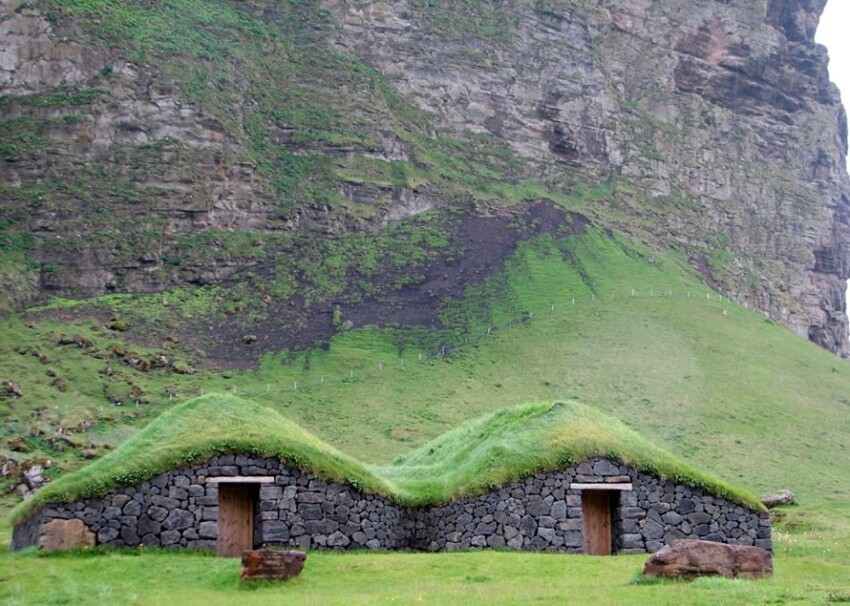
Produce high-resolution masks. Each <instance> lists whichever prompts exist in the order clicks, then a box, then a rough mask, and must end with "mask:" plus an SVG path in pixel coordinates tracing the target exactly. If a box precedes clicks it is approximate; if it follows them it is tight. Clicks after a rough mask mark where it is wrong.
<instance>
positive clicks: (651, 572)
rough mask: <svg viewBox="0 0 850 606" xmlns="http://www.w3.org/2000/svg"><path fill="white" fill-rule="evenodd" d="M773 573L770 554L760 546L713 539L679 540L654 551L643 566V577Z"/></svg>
mask: <svg viewBox="0 0 850 606" xmlns="http://www.w3.org/2000/svg"><path fill="white" fill-rule="evenodd" d="M772 574H773V556H772V555H771V554H770V552H769V551H767V550H765V549H762V548H761V547H748V546H744V545H727V544H725V543H715V542H712V541H697V540H678V541H673V542H672V543H670V544H669V545H667V546H665V547H663V548H662V549H661V550H660V551H659V552H658V553H656V554H654V555H653V556H652V557H651V558H649V561H647V563H646V565H645V566H644V568H643V575H644V576H646V577H664V578H687V579H690V578H693V577H698V576H724V577H728V578H747V579H757V578H761V577H767V576H771V575H772Z"/></svg>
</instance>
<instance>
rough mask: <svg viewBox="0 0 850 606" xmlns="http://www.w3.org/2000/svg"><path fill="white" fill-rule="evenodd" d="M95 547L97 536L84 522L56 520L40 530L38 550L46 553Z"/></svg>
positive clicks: (43, 525) (42, 526)
mask: <svg viewBox="0 0 850 606" xmlns="http://www.w3.org/2000/svg"><path fill="white" fill-rule="evenodd" d="M94 545H95V534H94V533H93V532H92V531H91V530H89V528H88V527H87V526H86V525H85V523H84V522H83V521H82V520H78V519H76V518H75V519H71V520H62V519H54V520H51V521H49V522H47V523H46V524H42V525H41V528H40V529H39V536H38V548H39V549H43V550H45V551H58V550H63V549H81V548H91V547H94Z"/></svg>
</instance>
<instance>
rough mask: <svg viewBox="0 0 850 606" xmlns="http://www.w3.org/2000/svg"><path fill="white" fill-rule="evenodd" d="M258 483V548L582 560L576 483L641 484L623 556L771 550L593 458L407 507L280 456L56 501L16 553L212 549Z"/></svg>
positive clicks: (722, 506)
mask: <svg viewBox="0 0 850 606" xmlns="http://www.w3.org/2000/svg"><path fill="white" fill-rule="evenodd" d="M234 476H243V477H247V478H250V477H257V479H258V481H259V479H260V477H262V478H265V479H271V478H273V480H272V481H271V482H267V483H262V484H260V485H259V489H258V493H257V498H256V500H255V511H254V520H255V525H254V528H255V530H254V541H255V543H256V544H257V545H274V546H287V547H299V548H303V549H323V548H329V549H362V548H369V549H401V548H409V549H417V550H427V551H451V550H456V549H475V548H484V547H501V548H509V549H526V550H545V551H560V552H567V553H581V552H582V551H583V534H582V524H583V519H582V491H581V490H578V489H576V488H575V487H574V484H576V483H580V484H591V485H592V484H598V485H599V486H600V487H603V486H605V485H607V486H608V488H611V485H612V484H631V485H632V488H633V489H632V490H607V491H606V494H609V495H611V496H610V499H611V510H612V534H613V537H614V545H613V547H614V550H615V551H620V552H625V553H643V552H655V551H657V550H659V549H661V547H663V546H664V545H665V544H666V543H669V542H670V541H672V540H674V539H683V538H689V539H707V540H713V541H720V542H724V543H732V544H739V545H756V546H759V547H764V548H766V549H772V544H771V540H770V520H769V518H768V515H767V514H766V513H762V512H758V511H753V510H751V509H748V508H745V507H742V506H740V505H737V504H735V503H732V502H730V501H727V500H725V499H723V498H720V497H716V496H713V495H709V494H706V493H705V492H704V491H702V490H700V489H697V488H691V487H687V486H684V485H681V484H676V483H675V482H672V481H670V480H663V479H659V478H656V477H654V476H651V475H648V474H645V473H642V472H638V471H636V470H634V469H632V468H630V467H628V466H626V465H622V464H618V463H614V462H611V461H609V460H607V459H602V458H594V459H590V460H588V461H585V462H583V463H581V464H578V465H573V466H570V467H568V468H566V469H563V470H560V471H556V472H550V473H545V474H537V475H535V476H531V477H528V478H525V479H522V480H517V481H515V482H513V483H511V484H509V485H507V486H505V487H503V488H501V489H499V490H495V491H492V492H489V493H486V494H482V495H477V496H474V497H468V498H464V499H459V500H457V501H454V502H452V503H449V504H446V505H441V506H423V507H415V508H403V507H400V506H398V505H396V504H395V503H393V502H391V501H389V500H387V499H385V498H383V497H380V496H375V495H367V494H364V493H362V492H360V491H359V490H357V489H355V488H352V487H350V486H346V485H342V484H339V483H336V482H330V481H325V480H322V479H320V478H317V477H315V476H314V475H312V474H309V473H307V472H303V471H299V470H295V469H292V468H289V467H288V466H286V465H283V464H281V463H280V462H279V461H277V460H273V459H260V458H252V457H247V456H230V455H229V456H219V457H215V458H213V459H211V460H209V461H207V462H206V463H203V464H200V465H196V466H193V467H189V468H185V469H180V470H176V471H171V472H168V473H165V474H162V475H160V476H158V477H156V478H154V479H152V480H150V481H147V482H142V483H141V484H138V485H136V486H133V487H128V488H120V489H116V490H113V491H112V492H110V493H109V494H107V495H105V496H104V497H101V498H92V499H81V500H79V501H75V502H73V503H65V504H50V505H48V506H46V507H44V508H43V509H42V510H41V512H39V513H38V514H36V515H35V516H33V517H32V518H31V519H30V520H28V521H27V522H24V523H22V524H20V525H19V526H17V527H16V528H15V530H14V535H13V542H12V548H13V549H20V548H22V547H25V546H27V545H33V544H37V543H38V539H39V535H40V532H41V531H40V528H41V526H42V524H44V523H46V522H49V521H50V520H52V519H57V518H58V519H71V518H79V519H80V520H82V521H83V522H84V523H85V524H86V525H87V526H88V528H89V529H90V530H91V531H93V532H94V533H96V535H97V542H98V543H99V544H107V545H116V546H128V547H133V546H136V545H140V544H143V545H152V546H162V547H188V548H195V549H203V548H214V547H215V542H216V539H217V537H218V503H219V484H218V483H217V482H211V481H209V479H210V478H216V477H234Z"/></svg>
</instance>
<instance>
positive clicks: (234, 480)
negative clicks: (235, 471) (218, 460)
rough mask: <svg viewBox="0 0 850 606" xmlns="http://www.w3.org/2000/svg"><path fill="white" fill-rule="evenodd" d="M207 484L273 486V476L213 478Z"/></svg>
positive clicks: (207, 480) (208, 479)
mask: <svg viewBox="0 0 850 606" xmlns="http://www.w3.org/2000/svg"><path fill="white" fill-rule="evenodd" d="M206 483H207V484H274V476H215V477H212V478H207V479H206Z"/></svg>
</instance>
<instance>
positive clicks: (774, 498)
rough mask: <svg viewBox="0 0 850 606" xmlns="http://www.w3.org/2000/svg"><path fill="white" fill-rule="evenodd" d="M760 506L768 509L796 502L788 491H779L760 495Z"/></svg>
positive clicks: (792, 494)
mask: <svg viewBox="0 0 850 606" xmlns="http://www.w3.org/2000/svg"><path fill="white" fill-rule="evenodd" d="M760 500H761V502H762V505H764V506H765V507H767V508H768V509H773V508H774V507H779V506H781V505H793V504H794V503H796V502H797V499H796V497H795V496H794V493H793V492H791V491H790V490H779V491H777V492H769V493H767V494H763V495H761V499H760Z"/></svg>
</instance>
